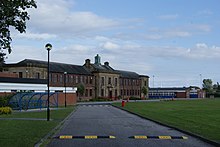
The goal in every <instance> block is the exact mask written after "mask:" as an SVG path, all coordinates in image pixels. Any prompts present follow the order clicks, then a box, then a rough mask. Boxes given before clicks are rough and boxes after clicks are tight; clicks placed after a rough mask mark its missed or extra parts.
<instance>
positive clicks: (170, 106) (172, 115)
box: [114, 99, 220, 142]
mask: <svg viewBox="0 0 220 147" xmlns="http://www.w3.org/2000/svg"><path fill="white" fill-rule="evenodd" d="M114 105H116V106H121V104H120V103H115V104H114ZM124 109H126V110H129V111H132V112H134V113H137V114H139V115H142V116H144V117H146V118H150V119H153V120H156V121H159V122H161V123H164V124H168V125H171V126H175V127H177V128H180V129H183V130H186V131H189V132H192V133H195V134H198V135H200V136H203V137H205V138H208V139H211V140H214V141H217V142H220V99H201V100H178V101H177V100H176V101H160V102H136V103H135V102H134V103H126V105H125V107H124Z"/></svg>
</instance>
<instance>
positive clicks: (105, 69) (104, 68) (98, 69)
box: [91, 64, 119, 74]
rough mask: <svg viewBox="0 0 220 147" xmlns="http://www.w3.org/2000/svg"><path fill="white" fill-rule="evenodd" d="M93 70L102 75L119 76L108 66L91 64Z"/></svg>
mask: <svg viewBox="0 0 220 147" xmlns="http://www.w3.org/2000/svg"><path fill="white" fill-rule="evenodd" d="M91 65H92V66H93V68H94V69H95V70H94V71H93V72H104V73H113V74H119V72H118V71H116V70H114V69H113V68H112V67H111V66H109V65H101V64H91Z"/></svg>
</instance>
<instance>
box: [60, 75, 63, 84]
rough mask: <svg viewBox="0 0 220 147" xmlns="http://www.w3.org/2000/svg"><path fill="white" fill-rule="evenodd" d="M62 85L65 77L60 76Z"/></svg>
mask: <svg viewBox="0 0 220 147" xmlns="http://www.w3.org/2000/svg"><path fill="white" fill-rule="evenodd" d="M60 83H63V75H60Z"/></svg>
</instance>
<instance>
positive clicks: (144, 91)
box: [141, 86, 148, 97]
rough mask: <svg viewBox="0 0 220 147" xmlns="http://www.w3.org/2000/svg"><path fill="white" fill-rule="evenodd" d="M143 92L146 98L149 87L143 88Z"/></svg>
mask: <svg viewBox="0 0 220 147" xmlns="http://www.w3.org/2000/svg"><path fill="white" fill-rule="evenodd" d="M141 92H142V93H143V94H144V97H146V95H147V92H148V89H147V87H146V86H143V87H142V89H141Z"/></svg>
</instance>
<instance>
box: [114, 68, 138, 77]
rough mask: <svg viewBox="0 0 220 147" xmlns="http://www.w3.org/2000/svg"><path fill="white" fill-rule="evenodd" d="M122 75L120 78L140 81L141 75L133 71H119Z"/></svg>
mask: <svg viewBox="0 0 220 147" xmlns="http://www.w3.org/2000/svg"><path fill="white" fill-rule="evenodd" d="M117 71H118V72H119V73H120V76H121V77H122V78H131V79H138V78H139V75H138V74H137V73H136V72H131V71H123V70H117Z"/></svg>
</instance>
